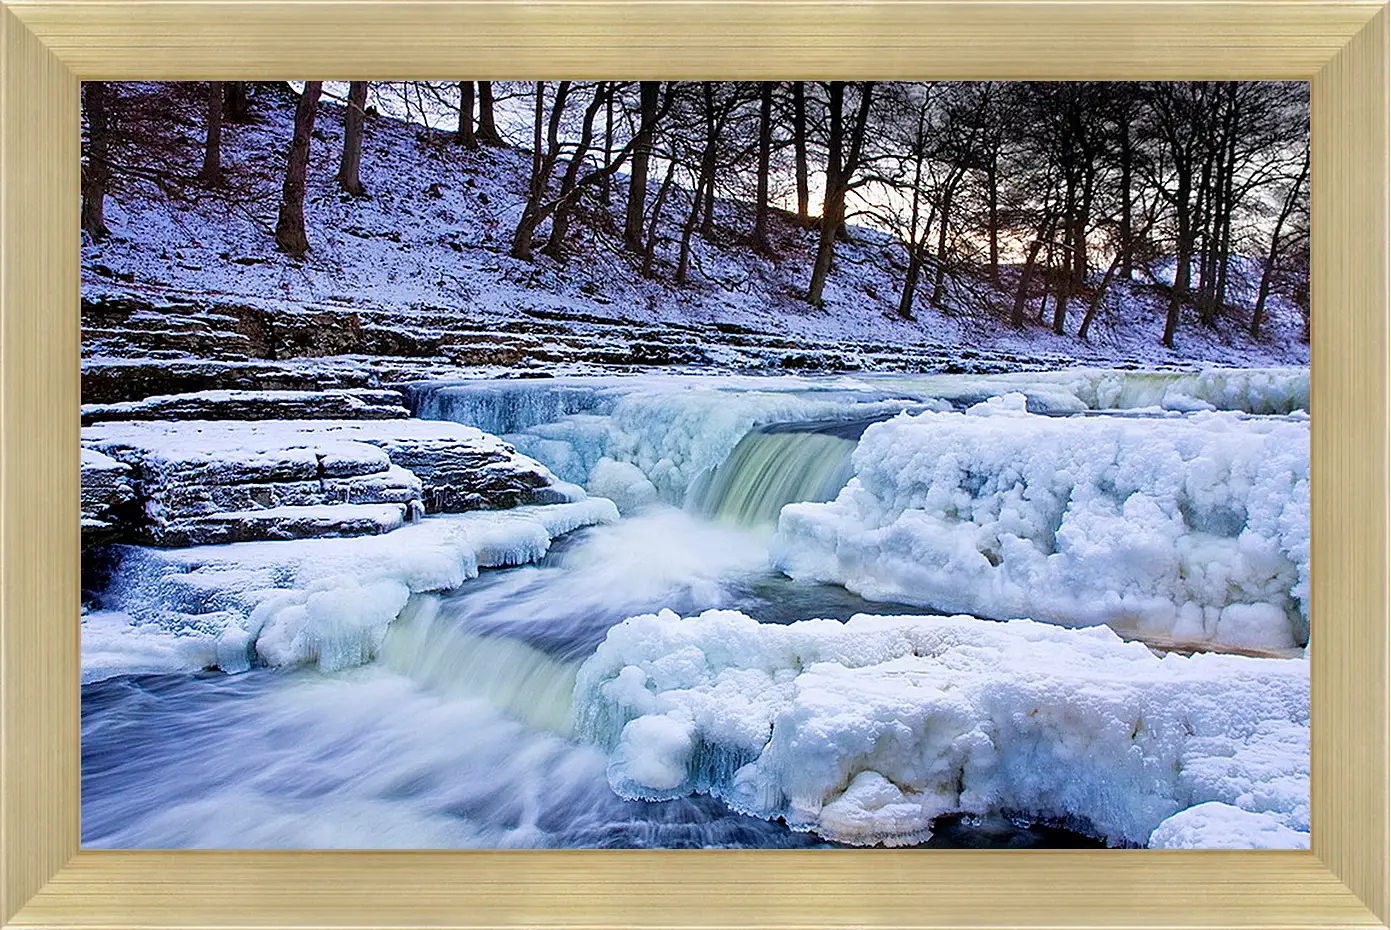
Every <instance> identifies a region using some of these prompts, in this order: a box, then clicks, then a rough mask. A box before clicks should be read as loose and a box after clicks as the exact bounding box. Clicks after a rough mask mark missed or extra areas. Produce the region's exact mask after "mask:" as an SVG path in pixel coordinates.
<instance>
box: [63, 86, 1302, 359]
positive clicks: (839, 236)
mask: <svg viewBox="0 0 1391 930" xmlns="http://www.w3.org/2000/svg"><path fill="white" fill-rule="evenodd" d="M397 87H398V89H400V88H405V89H406V91H408V93H407V94H406V95H405V96H404V97H403V99H404V100H406V109H407V111H408V112H407V115H408V116H415V117H417V118H418V119H420V120H422V121H425V122H427V123H428V122H430V121H431V120H437V119H440V118H441V115H442V114H443V113H445V111H448V114H449V117H450V119H449V122H450V124H451V126H453V125H455V124H457V129H451V137H450V141H451V142H452V143H453V144H456V145H458V146H460V147H461V148H463V149H464V150H477V149H480V148H481V147H485V146H515V147H516V148H519V149H521V150H523V151H526V152H529V155H530V169H529V179H528V184H527V189H526V196H525V201H524V203H523V205H522V208H521V212H520V214H519V215H518V218H517V222H516V226H515V228H514V229H513V231H512V235H511V239H510V251H511V254H512V255H513V256H514V257H516V258H518V259H522V260H528V261H530V260H534V259H535V256H536V254H537V253H538V252H539V253H542V254H544V255H547V256H549V257H551V258H553V259H556V260H559V261H563V260H565V258H566V255H567V249H569V248H570V247H571V245H572V242H573V227H574V224H575V223H576V221H577V219H578V218H581V217H587V218H591V219H592V217H593V216H595V215H602V216H606V217H609V218H610V219H613V220H615V221H616V223H617V225H618V227H619V228H617V229H615V230H614V233H615V235H614V238H615V240H616V243H615V244H616V245H617V244H618V243H621V248H622V249H624V250H625V251H627V252H628V253H630V255H631V256H632V260H633V262H634V263H635V265H636V267H637V268H638V269H639V270H640V271H641V273H642V274H644V275H647V276H649V277H659V276H667V277H669V279H670V281H671V282H672V283H673V284H675V285H677V286H685V285H687V284H688V283H690V281H691V278H692V275H693V273H694V271H693V248H694V241H693V240H694V239H695V238H696V237H697V236H700V237H702V238H705V239H710V238H712V237H714V236H715V235H716V234H717V226H719V225H720V224H721V223H724V224H725V225H728V220H727V219H725V220H722V219H721V217H720V215H719V211H718V210H717V203H720V202H723V203H731V202H741V203H743V204H746V205H748V209H741V210H737V211H735V213H734V215H735V216H736V218H737V219H736V220H735V222H737V223H739V224H740V225H741V228H739V229H738V230H733V232H735V233H737V236H738V237H740V238H741V239H742V241H743V242H744V244H745V245H746V246H747V248H748V249H750V250H751V251H752V252H754V253H756V254H758V255H761V256H764V257H766V258H768V259H771V260H778V259H780V258H781V257H782V252H783V251H785V250H786V248H787V241H788V240H787V239H786V237H782V238H779V237H778V236H777V235H775V234H774V230H775V225H776V224H775V222H774V220H775V218H776V219H777V220H778V223H779V224H781V225H780V226H779V227H778V228H782V229H787V228H801V229H806V230H809V231H814V232H815V236H814V237H813V239H814V258H813V260H812V263H811V269H810V273H809V277H808V279H807V284H806V287H805V289H804V290H803V291H802V292H801V294H800V296H801V298H802V299H803V300H805V301H806V302H807V303H808V304H810V305H813V306H821V305H822V304H823V302H824V295H825V287H826V284H827V282H828V280H829V278H830V276H831V274H832V273H833V271H834V268H835V264H836V251H837V244H838V243H840V242H844V241H845V240H846V239H847V238H848V237H849V236H850V230H849V226H848V224H849V223H850V221H852V220H854V221H856V222H857V223H859V224H860V225H870V226H875V227H878V228H880V229H882V230H885V231H887V232H888V233H890V234H892V236H893V240H894V242H895V243H897V245H896V246H895V248H896V249H898V250H900V252H901V255H900V259H901V261H898V262H896V263H895V264H896V267H898V268H901V270H902V273H901V275H900V276H899V284H898V286H899V294H898V299H897V308H898V313H899V314H900V315H901V316H902V317H904V318H907V319H911V318H913V317H914V315H915V314H916V313H917V312H918V310H919V308H920V307H921V306H922V305H923V304H926V305H928V306H930V307H934V308H938V309H946V308H948V307H951V306H953V305H960V304H961V303H963V302H969V301H972V300H974V301H978V302H980V303H982V304H983V305H985V306H986V307H987V309H988V310H990V311H991V312H995V313H996V314H997V315H1000V316H1001V317H1003V318H1007V319H1008V321H1009V323H1010V324H1012V325H1013V326H1015V327H1016V328H1021V329H1022V328H1024V327H1026V326H1029V325H1035V324H1042V325H1046V326H1048V327H1050V328H1051V329H1052V330H1053V331H1054V332H1056V333H1058V334H1060V335H1061V334H1065V333H1067V332H1069V331H1072V332H1075V333H1076V334H1077V335H1078V336H1079V337H1080V338H1082V339H1087V338H1088V336H1089V333H1090V330H1091V327H1092V325H1093V322H1094V320H1095V318H1096V316H1097V313H1098V310H1099V309H1100V308H1101V306H1102V305H1103V301H1104V299H1105V296H1106V294H1107V293H1108V289H1109V288H1110V287H1111V286H1112V285H1113V284H1114V283H1115V282H1116V281H1117V280H1127V281H1135V280H1147V281H1148V282H1149V283H1150V284H1151V285H1153V286H1155V287H1157V288H1159V289H1160V290H1161V291H1163V292H1164V293H1165V294H1166V295H1167V314H1166V319H1165V327H1164V332H1163V335H1162V341H1163V343H1164V345H1166V346H1170V347H1172V346H1173V345H1174V340H1175V334H1176V332H1177V329H1178V326H1179V322H1180V319H1181V316H1182V312H1183V311H1184V310H1185V309H1191V310H1193V311H1196V315H1197V317H1198V319H1199V321H1200V322H1201V323H1202V324H1207V325H1215V324H1216V323H1217V321H1218V320H1219V319H1220V318H1222V317H1224V316H1229V315H1231V314H1233V313H1234V312H1235V311H1236V307H1237V302H1236V301H1235V300H1234V298H1233V293H1234V291H1236V289H1237V288H1236V284H1237V282H1240V283H1241V286H1242V288H1245V289H1247V290H1248V291H1254V297H1253V298H1252V299H1250V300H1249V301H1248V303H1249V309H1243V311H1242V312H1243V313H1249V318H1248V317H1243V318H1242V322H1243V323H1244V325H1246V326H1247V327H1248V329H1249V331H1250V333H1251V334H1252V335H1253V336H1257V335H1259V333H1260V329H1261V326H1262V323H1263V321H1264V319H1265V316H1266V311H1267V305H1268V301H1269V299H1270V296H1271V295H1272V294H1273V293H1277V292H1283V293H1285V294H1286V295H1287V296H1288V297H1289V298H1291V299H1292V300H1294V301H1295V302H1296V303H1297V304H1299V305H1300V306H1301V308H1302V309H1303V310H1304V312H1305V316H1306V320H1307V307H1308V303H1307V301H1308V287H1307V280H1308V225H1309V211H1308V178H1309V147H1308V96H1307V85H1306V84H1304V83H1296V82H1263V81H1192V82H999V81H938V82H873V81H855V82H847V81H825V82H820V81H745V82H740V81H640V82H636V81H555V82H545V81H539V82H532V83H520V82H514V83H507V84H504V85H500V86H495V84H494V83H493V82H488V81H459V82H409V83H407V84H404V85H401V84H398V85H397ZM120 88H121V85H119V84H112V83H108V82H101V81H91V82H85V83H84V85H83V109H84V122H85V130H86V134H85V138H84V156H85V157H84V167H83V184H82V193H83V205H82V226H83V229H84V230H85V231H86V232H87V234H88V235H90V236H92V237H93V238H94V239H100V238H101V237H102V236H104V235H106V226H105V221H104V216H103V201H104V197H105V195H106V191H107V187H108V185H109V183H110V179H111V171H112V158H111V156H110V143H111V139H112V137H113V135H114V133H115V132H116V129H115V128H114V127H113V125H112V119H111V113H112V110H113V98H114V96H115V95H117V94H119V93H120V92H121V90H120ZM500 90H501V93H500ZM374 91H375V92H378V93H380V91H381V88H380V87H378V88H375V89H374V88H373V87H372V86H371V85H369V82H366V81H353V82H349V83H348V84H347V87H346V97H345V99H343V101H342V103H343V109H342V113H343V115H342V120H343V143H342V146H341V151H340V152H339V159H338V165H337V174H336V178H337V183H338V185H339V187H340V188H341V190H342V191H343V192H344V194H345V195H349V196H363V195H364V194H365V193H366V190H365V187H364V185H363V182H362V179H361V165H362V157H363V154H362V139H363V133H364V124H365V121H366V120H367V119H368V117H369V115H370V114H371V113H372V112H374V111H373V110H372V108H371V107H370V106H369V104H368V100H369V94H371V93H373V92H374ZM323 95H324V82H321V81H308V82H305V83H304V84H303V87H302V89H301V90H300V91H299V92H298V94H297V101H296V103H295V115H294V121H293V131H292V134H291V137H290V138H289V139H287V140H286V149H285V151H286V155H285V162H284V164H285V169H284V174H283V178H282V183H281V185H280V186H281V191H280V201H279V206H278V214H277V221H276V225H275V233H274V234H275V240H276V243H277V245H278V246H279V248H281V249H282V250H284V251H285V252H287V253H289V254H290V255H292V256H302V255H304V254H305V253H306V252H307V251H309V249H310V247H311V242H310V238H309V235H308V232H307V230H306V228H305V219H304V197H305V188H306V181H307V175H308V170H309V161H310V139H311V136H312V135H313V133H314V128H315V123H316V120H317V119H318V117H319V110H320V103H321V100H322V98H323ZM253 96H254V93H253V90H252V89H251V88H249V87H248V84H247V83H246V82H239V81H227V82H210V83H208V84H207V85H206V112H205V116H204V121H203V126H202V127H201V128H202V130H203V132H202V135H203V138H202V140H201V145H200V148H201V150H202V163H201V165H200V166H199V170H198V171H197V173H196V175H193V177H192V180H193V181H194V182H196V183H197V184H201V185H205V186H208V187H217V186H220V185H224V184H226V183H227V181H226V179H225V176H224V173H223V167H222V158H223V154H222V142H221V138H222V131H223V126H224V123H226V122H233V123H236V122H245V121H247V120H248V119H251V118H253V117H252V114H251V113H250V107H251V103H250V101H251V98H252V97H253ZM500 96H505V98H506V103H507V107H506V113H505V114H500V112H499V110H500V108H499V104H498V100H499V97H500ZM412 99H413V100H414V101H415V104H414V107H415V110H412V105H411V104H410V100H412ZM417 111H418V112H417ZM502 115H505V116H506V117H507V119H506V120H505V121H504V120H503V119H501V118H500V116H502ZM502 122H505V123H506V126H505V129H504V130H503V131H500V129H499V124H500V123H502ZM814 193H816V194H818V195H819V196H818V197H817V198H816V200H815V201H814V200H813V194H814ZM744 223H747V226H746V227H744V226H743V225H742V224H744ZM718 231H719V232H720V233H721V234H722V235H723V236H724V239H725V240H726V241H728V240H729V238H730V237H729V233H730V232H731V230H729V229H723V230H718ZM798 241H799V242H805V240H804V239H801V240H798ZM661 254H665V255H666V256H667V258H666V260H665V261H663V260H662V259H661V258H660V255H661ZM1166 268H1167V271H1166V270H1165V269H1166ZM1137 276H1138V277H1137Z"/></svg>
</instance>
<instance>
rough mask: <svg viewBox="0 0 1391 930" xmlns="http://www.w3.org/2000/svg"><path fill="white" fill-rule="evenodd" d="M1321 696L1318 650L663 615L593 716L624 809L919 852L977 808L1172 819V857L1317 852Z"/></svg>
mask: <svg viewBox="0 0 1391 930" xmlns="http://www.w3.org/2000/svg"><path fill="white" fill-rule="evenodd" d="M1308 689H1309V667H1308V663H1307V662H1306V661H1304V660H1302V659H1258V658H1248V657H1242V656H1228V655H1216V654H1199V655H1194V656H1192V657H1183V656H1178V655H1167V656H1164V657H1162V658H1161V657H1159V656H1157V655H1156V654H1155V653H1153V652H1151V651H1150V650H1149V649H1147V648H1146V647H1145V646H1143V645H1140V644H1138V643H1125V642H1123V641H1122V640H1120V639H1119V638H1118V637H1117V636H1116V635H1115V634H1114V633H1113V632H1111V631H1110V630H1108V629H1106V628H1104V627H1091V628H1086V629H1076V630H1071V629H1063V628H1059V627H1055V626H1050V625H1046V624H1041V623H1035V622H1032V621H1028V620H1013V621H1009V622H992V621H986V620H980V619H976V618H972V617H964V616H956V617H931V618H923V617H871V616H866V615H859V616H856V617H853V618H852V619H851V620H850V621H849V622H847V623H840V622H837V621H833V620H808V621H803V622H799V623H794V624H791V625H788V626H779V625H772V624H760V623H758V622H757V621H755V620H754V619H752V618H750V617H748V616H745V615H744V614H741V613H737V612H734V611H726V610H710V611H706V612H705V613H703V614H701V615H700V616H698V617H691V618H686V619H682V618H681V617H679V616H677V615H676V614H674V613H672V612H671V611H663V612H661V613H659V614H648V615H643V616H638V617H633V618H630V619H628V620H626V621H625V622H623V623H621V624H619V625H618V626H616V627H614V628H613V629H612V630H610V631H609V634H608V637H607V639H606V640H605V641H604V643H603V644H602V645H601V646H600V647H599V649H598V651H597V652H596V653H595V654H594V655H593V656H592V657H591V658H590V659H589V660H587V661H586V662H585V664H584V665H583V666H582V667H581V669H580V672H579V674H578V677H577V680H576V685H575V712H576V721H577V732H578V733H579V734H580V735H581V736H583V737H585V738H587V739H589V740H591V741H593V742H594V743H596V744H597V745H599V746H600V747H601V748H603V749H604V750H605V751H606V752H608V754H609V770H608V771H609V782H610V784H611V785H612V786H613V788H614V790H615V791H617V792H618V793H619V794H621V795H623V796H625V797H635V798H649V799H659V798H670V797H679V796H683V795H688V794H697V793H706V794H712V795H715V796H717V797H719V798H721V799H723V800H724V801H725V802H726V803H728V804H730V805H731V806H732V807H734V808H735V809H737V810H740V811H743V812H745V813H749V814H752V815H755V816H758V817H764V818H767V819H775V818H783V819H785V820H786V822H787V823H788V824H789V825H790V826H792V827H793V828H794V829H798V830H810V831H813V832H815V833H817V834H819V835H821V836H823V837H826V838H828V839H833V840H837V841H840V842H846V843H854V844H875V843H883V844H886V845H898V844H905V843H914V842H920V841H923V840H925V839H927V838H928V837H929V836H930V834H931V824H932V820H933V819H934V818H935V817H937V816H939V815H941V814H945V813H951V812H966V813H976V814H991V813H1014V814H1022V815H1024V816H1028V817H1031V818H1034V819H1040V820H1054V821H1061V822H1064V823H1066V824H1069V825H1071V826H1073V827H1074V828H1079V829H1084V830H1087V831H1089V832H1091V833H1093V834H1094V835H1096V836H1098V837H1101V838H1104V839H1105V840H1106V841H1107V842H1109V843H1111V844H1118V845H1144V844H1146V843H1147V842H1148V841H1149V840H1150V837H1151V834H1154V833H1155V831H1156V830H1157V829H1160V828H1161V825H1163V824H1168V826H1166V827H1164V828H1163V830H1162V831H1161V832H1160V833H1159V834H1158V837H1157V839H1158V841H1159V842H1160V843H1161V844H1162V843H1178V842H1182V841H1183V840H1184V839H1185V837H1193V836H1200V838H1201V840H1202V841H1203V842H1204V844H1205V845H1208V846H1212V845H1217V846H1224V845H1236V846H1244V845H1245V844H1246V841H1247V840H1248V839H1249V837H1250V834H1251V830H1250V829H1246V828H1244V827H1242V826H1241V824H1245V825H1247V826H1248V827H1249V826H1250V825H1251V824H1253V823H1260V824H1273V825H1278V826H1279V827H1280V828H1281V829H1282V830H1283V831H1284V832H1280V831H1276V830H1274V829H1265V831H1264V836H1265V839H1266V844H1267V845H1279V844H1283V845H1286V846H1299V845H1301V844H1307V831H1308V825H1309V824H1308V818H1309V802H1308V789H1309V785H1308V773H1309V768H1308V766H1309V761H1308ZM1211 801H1215V802H1220V803H1221V804H1223V805H1227V806H1229V807H1235V808H1239V809H1240V811H1241V812H1242V813H1243V814H1250V815H1253V816H1248V817H1245V818H1244V819H1240V818H1238V817H1237V816H1235V815H1233V816H1226V817H1225V819H1223V815H1220V814H1219V815H1214V814H1213V813H1212V811H1213V810H1215V809H1213V808H1208V807H1200V806H1198V805H1204V803H1205V802H1211ZM1221 810H1225V808H1223V809H1221ZM1180 811H1187V812H1188V815H1187V817H1186V818H1185V819H1182V820H1171V818H1173V817H1174V815H1175V814H1177V813H1178V812H1180ZM1257 816H1258V819H1253V817H1257ZM1219 827H1220V829H1219ZM1200 831H1201V832H1200Z"/></svg>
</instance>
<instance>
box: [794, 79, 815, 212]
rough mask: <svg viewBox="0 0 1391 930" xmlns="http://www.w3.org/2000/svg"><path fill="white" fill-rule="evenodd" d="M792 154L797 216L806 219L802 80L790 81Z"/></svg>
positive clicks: (807, 193) (808, 194) (807, 196)
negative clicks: (795, 179) (795, 178)
mask: <svg viewBox="0 0 1391 930" xmlns="http://www.w3.org/2000/svg"><path fill="white" fill-rule="evenodd" d="M792 154H793V160H794V162H795V169H796V174H797V218H798V219H799V220H802V221H806V220H807V219H808V218H809V217H810V211H811V187H810V186H809V183H808V181H807V96H806V85H805V84H804V83H803V82H802V81H793V82H792Z"/></svg>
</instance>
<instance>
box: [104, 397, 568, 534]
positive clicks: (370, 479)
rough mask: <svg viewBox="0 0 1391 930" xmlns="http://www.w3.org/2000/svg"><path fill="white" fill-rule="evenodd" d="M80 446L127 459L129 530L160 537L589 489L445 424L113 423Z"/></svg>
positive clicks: (391, 524)
mask: <svg viewBox="0 0 1391 930" xmlns="http://www.w3.org/2000/svg"><path fill="white" fill-rule="evenodd" d="M82 442H83V445H84V447H86V448H88V449H90V450H94V451H96V452H98V453H100V454H102V455H104V456H107V457H109V458H110V459H114V460H117V461H119V462H122V463H124V464H125V465H127V466H129V468H130V469H131V474H132V483H133V486H134V488H135V490H136V491H137V493H138V494H139V496H140V500H141V503H142V505H143V510H144V512H143V520H142V522H141V524H140V525H138V526H132V527H128V530H129V534H128V535H129V536H130V537H131V538H134V539H137V540H148V541H150V542H152V543H154V544H155V545H165V546H187V545H200V544H205V543H214V542H229V541H248V540H255V539H290V538H301V537H304V536H323V535H340V536H350V535H357V534H360V533H364V532H366V533H379V532H385V531H387V530H389V529H393V528H395V527H396V526H399V525H400V524H401V522H402V521H403V520H406V519H409V518H411V517H413V516H416V515H418V514H419V513H420V512H422V511H428V512H432V513H440V512H447V513H453V512H461V511H465V510H477V509H495V508H507V507H513V506H517V505H519V504H544V503H558V502H563V501H569V500H577V499H579V498H581V497H582V496H583V495H582V492H579V491H578V489H576V488H574V487H571V486H569V485H566V484H564V483H563V482H559V481H557V480H556V478H555V476H554V475H552V474H551V473H550V472H549V471H548V470H547V469H546V468H545V467H544V466H542V465H541V464H540V463H538V462H535V461H533V460H532V459H529V458H527V457H526V456H523V455H519V454H517V452H516V451H515V450H514V449H513V448H512V447H511V446H509V445H508V444H506V443H504V442H502V441H501V440H499V439H497V438H496V437H493V436H488V435H486V434H484V433H482V432H480V431H479V430H477V429H472V428H470V427H467V426H461V425H458V424H454V423H444V422H437V421H431V422H427V421H423V420H412V419H375V420H372V419H369V420H331V419H328V420H258V421H242V420H177V421H166V420H144V421H130V422H105V423H97V424H94V425H91V426H87V427H84V429H83V432H82ZM316 508H317V509H316Z"/></svg>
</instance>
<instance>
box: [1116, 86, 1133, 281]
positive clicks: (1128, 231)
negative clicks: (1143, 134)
mask: <svg viewBox="0 0 1391 930" xmlns="http://www.w3.org/2000/svg"><path fill="white" fill-rule="evenodd" d="M1126 105H1127V106H1129V104H1128V103H1127V104H1126ZM1133 145H1134V143H1133V141H1132V139H1131V136H1130V112H1129V110H1127V111H1126V114H1125V116H1124V118H1123V119H1122V120H1121V152H1120V156H1121V158H1120V161H1121V229H1120V248H1119V250H1118V254H1119V255H1120V257H1121V263H1120V273H1121V277H1123V278H1125V279H1126V280H1127V281H1129V280H1130V279H1131V278H1132V277H1134V274H1135V231H1134V224H1135V220H1134V216H1133V214H1132V209H1133V208H1132V206H1131V194H1130V188H1131V180H1130V175H1131V171H1132V170H1133V165H1134V161H1135V154H1134V152H1133V150H1132V147H1133Z"/></svg>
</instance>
